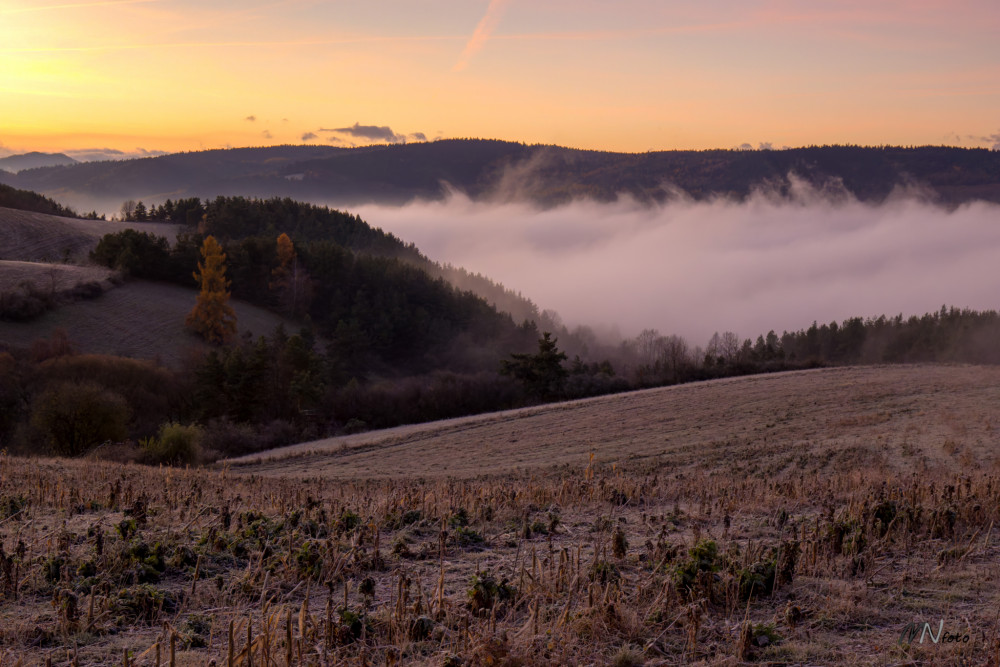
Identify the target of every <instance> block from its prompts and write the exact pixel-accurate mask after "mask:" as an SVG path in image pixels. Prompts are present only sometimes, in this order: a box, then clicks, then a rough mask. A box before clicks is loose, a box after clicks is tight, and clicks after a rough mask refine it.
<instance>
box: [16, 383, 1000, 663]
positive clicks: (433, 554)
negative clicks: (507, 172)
mask: <svg viewBox="0 0 1000 667" xmlns="http://www.w3.org/2000/svg"><path fill="white" fill-rule="evenodd" d="M998 386H1000V370H998V369H996V368H983V367H968V366H910V367H891V368H842V369H830V370H821V371H810V372H801V373H784V374H777V375H773V376H767V377H755V378H743V379H734V380H723V381H716V382H709V383H703V384H698V385H688V386H682V387H676V388H673V389H669V390H656V391H648V392H636V393H632V394H623V395H619V396H613V397H606V398H603V399H597V400H591V401H582V402H577V403H570V404H562V405H555V406H547V407H543V408H536V409H532V410H523V411H518V412H515V413H507V414H498V415H491V416H490V417H485V418H477V419H469V420H461V421H452V422H449V423H439V424H433V425H425V426H421V427H411V428H410V429H396V430H394V432H393V433H392V434H391V435H387V434H386V433H370V434H365V435H362V436H356V437H355V438H354V439H353V440H350V441H347V444H346V447H347V452H346V453H345V454H342V455H340V454H336V453H335V452H334V451H327V452H326V453H325V454H323V455H322V456H319V455H309V456H314V457H316V458H308V459H306V458H301V456H302V454H301V450H299V451H298V452H296V451H295V450H294V449H293V450H286V451H284V452H282V453H281V455H282V458H281V459H279V460H275V461H271V462H268V463H263V464H255V465H247V466H243V465H240V466H231V465H226V464H224V465H222V466H220V467H219V468H217V469H214V470H176V469H169V468H160V469H153V468H144V467H140V466H134V465H121V464H115V463H107V462H97V461H79V460H77V461H67V460H55V459H18V458H11V457H7V456H4V455H2V454H0V545H2V546H3V549H2V550H0V595H2V597H3V605H2V606H0V647H2V648H0V655H2V659H3V660H4V662H5V663H6V662H8V661H9V662H10V663H11V664H14V663H15V662H16V660H17V659H19V658H20V659H23V660H24V664H42V663H44V661H45V660H46V659H51V660H52V663H53V664H67V665H68V664H74V661H78V662H79V664H130V665H152V664H165V663H167V662H168V660H169V661H170V662H171V664H178V665H204V664H207V663H208V662H209V661H210V660H214V661H215V663H216V664H219V665H222V664H237V665H248V664H250V662H251V660H252V662H253V664H258V665H261V664H277V665H285V664H309V665H398V664H416V665H551V666H553V667H554V666H556V665H567V664H588V665H589V664H593V665H600V664H615V665H684V664H701V665H743V664H772V665H773V664H807V665H847V664H850V665H919V664H934V665H955V666H958V665H997V664H998V658H1000V628H998V619H997V613H996V609H997V607H998V604H1000V586H998V583H1000V536H998V532H1000V528H998V527H997V526H996V523H997V521H998V520H1000V481H998V477H997V472H998V468H997V449H998V447H997V444H998V443H997V440H998V435H997V433H996V424H995V420H996V411H995V406H996V404H997V401H996V399H997V393H996V392H997V388H998ZM658 408H659V409H658ZM633 432H634V433H633ZM431 433H436V434H438V435H437V436H436V437H431V435H430V434H431ZM512 433H513V434H514V435H516V437H517V440H518V442H517V443H512V442H510V440H511V434H512ZM531 433H535V434H536V435H530V434H531ZM387 438H388V440H387ZM392 438H410V440H408V441H407V442H409V443H410V444H409V446H412V447H413V451H411V452H409V453H406V452H405V451H404V450H405V449H406V447H407V445H406V444H405V443H404V442H403V441H402V440H400V441H392V440H391V439H392ZM462 442H464V444H465V449H466V450H468V451H469V452H471V455H472V456H476V455H478V456H479V458H480V461H481V463H480V467H479V469H478V473H479V474H476V472H477V471H476V470H475V468H474V466H473V465H472V463H471V462H468V461H467V460H466V456H468V455H469V454H466V453H465V452H463V451H462V449H461V447H460V445H461V443H462ZM387 443H389V444H387ZM435 443H437V444H438V445H439V447H438V448H435V446H434V445H435ZM342 444H343V442H342V441H338V442H335V443H326V444H323V445H318V444H316V443H313V444H311V445H310V446H309V447H310V448H313V449H316V448H326V449H327V450H329V449H331V448H333V449H336V448H338V447H340V446H341V445H342ZM516 445H520V446H521V447H522V449H521V451H522V452H523V456H525V457H528V458H526V459H525V460H524V461H521V462H505V459H504V457H507V458H510V457H513V456H515V454H514V452H515V448H516V447H515V446H516ZM369 446H370V447H374V448H375V449H367V450H366V449H365V448H366V447H369ZM535 447H542V448H545V449H544V451H545V455H543V456H541V455H535V454H533V453H532V449H533V448H535ZM561 447H562V448H565V452H563V451H562V450H561V449H560V448H561ZM352 450H353V451H352ZM633 450H635V451H639V452H641V454H640V455H639V456H633V454H634V453H635V451H633ZM378 451H381V452H382V454H384V457H385V461H386V462H387V466H389V468H388V472H390V473H391V472H392V471H393V470H396V469H398V468H400V467H402V465H403V461H404V460H407V461H409V464H410V466H411V471H412V472H411V474H406V475H399V476H394V477H389V476H386V472H387V471H386V470H375V471H372V474H363V473H362V471H363V470H364V466H366V465H370V463H369V462H368V460H367V459H364V458H354V457H364V456H368V455H370V454H372V453H373V452H378ZM590 451H593V452H595V453H596V455H595V457H594V458H593V459H592V460H591V459H590V457H589V454H588V452H590ZM324 457H325V458H324ZM336 461H342V462H343V469H342V470H338V469H337V468H336V463H335V462H336ZM452 461H454V462H455V468H454V469H452V468H451V467H449V464H450V463H451V462H452ZM307 463H308V465H305V464H307ZM518 466H520V467H521V468H522V470H515V468H517V467H518ZM451 470H454V471H457V473H458V474H457V476H456V477H452V478H448V477H445V476H444V475H443V474H442V473H443V472H446V471H451ZM260 473H266V474H260ZM925 623H926V624H927V627H929V628H930V632H931V634H932V635H935V636H936V638H937V640H938V641H934V640H932V639H931V638H930V637H929V636H927V632H926V631H924V624H925ZM125 656H127V657H125ZM157 656H159V657H158V658H157ZM157 660H158V662H157Z"/></svg>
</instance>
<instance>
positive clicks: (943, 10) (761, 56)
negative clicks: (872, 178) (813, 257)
mask: <svg viewBox="0 0 1000 667" xmlns="http://www.w3.org/2000/svg"><path fill="white" fill-rule="evenodd" d="M997 34H1000V9H998V8H997V5H996V3H995V0H954V1H952V2H947V3H945V2H939V1H931V0H882V1H879V2H872V1H871V0H865V1H854V0H843V1H833V0H816V1H810V2H801V1H797V2H794V1H792V0H776V1H754V0H706V1H704V2H699V3H681V2H668V1H663V0H656V1H647V0H619V1H617V2H613V3H612V2H594V1H592V0H573V1H572V2H569V1H568V0H549V1H548V2H528V1H527V0H405V1H400V0H364V1H355V0H343V1H331V0H325V1H316V0H285V1H275V0H212V1H210V2H205V1H204V0H198V1H195V0H65V1H61V0H0V154H10V153H15V152H23V151H27V150H42V151H64V152H68V153H69V154H71V155H74V156H76V157H79V158H81V159H95V158H99V157H128V156H141V155H151V154H157V153H159V152H164V151H166V152H174V151H184V150H201V149H209V148H220V147H228V146H234V147H235V146H260V145H271V144H300V143H305V144H314V145H319V144H325V145H335V146H351V145H362V144H368V143H386V142H402V141H422V140H434V139H436V138H441V137H482V138H497V139H507V140H513V141H523V142H526V143H546V144H559V145H564V146H571V147H578V148H593V149H602V150H613V151H629V152H642V151H647V150H669V149H703V148H731V147H738V146H741V145H749V146H753V147H761V146H773V147H775V148H780V147H783V146H802V145H811V144H832V143H852V144H864V145H878V144H899V145H923V144H935V145H940V144H947V145H958V146H986V147H995V146H997V147H1000V116H998V114H997V109H1000V47H998V46H997V43H996V35H997Z"/></svg>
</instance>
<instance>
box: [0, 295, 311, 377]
mask: <svg viewBox="0 0 1000 667" xmlns="http://www.w3.org/2000/svg"><path fill="white" fill-rule="evenodd" d="M197 295H198V293H197V291H196V290H193V289H185V288H183V287H178V286H176V285H168V284H164V283H150V282H145V281H133V282H129V283H126V284H124V285H122V286H120V287H116V288H115V289H113V290H110V291H108V292H105V293H104V294H103V295H102V296H101V297H100V298H98V299H94V300H91V301H78V302H76V303H71V304H68V305H65V306H62V307H60V308H58V309H57V310H54V311H51V312H49V313H46V314H45V315H43V316H41V317H39V318H38V319H36V320H33V321H31V322H0V341H3V342H5V343H8V344H10V345H14V346H18V347H28V346H30V345H31V343H32V342H33V341H35V340H38V339H40V338H50V337H51V336H52V332H53V331H55V330H56V329H63V330H65V331H66V332H67V334H68V335H69V338H70V340H71V341H73V343H74V344H75V345H76V346H77V348H78V349H79V350H80V351H82V352H93V353H100V354H113V355H118V356H123V357H135V358H139V359H149V358H153V357H156V358H158V359H159V360H160V361H161V362H163V363H164V364H167V365H169V366H177V365H178V364H179V363H180V362H181V361H183V360H184V359H185V357H186V355H187V354H188V353H189V351H190V350H192V349H201V348H204V347H205V343H204V342H202V341H201V340H200V339H199V338H197V337H196V336H194V335H193V334H192V333H191V332H190V331H188V330H187V329H186V328H185V327H184V318H185V317H186V316H187V314H188V313H189V312H191V309H192V308H193V307H194V303H195V299H196V297H197ZM230 304H231V305H232V306H233V309H234V310H235V311H236V318H237V328H238V330H239V331H240V332H241V333H242V332H244V331H250V332H251V334H252V335H253V336H255V337H256V336H262V335H270V334H271V333H272V332H273V331H274V329H275V327H277V326H278V325H279V324H283V325H284V326H285V328H286V329H287V330H288V331H296V330H297V329H298V325H296V324H295V323H294V322H292V321H290V320H288V319H286V318H283V317H281V316H280V315H276V314H274V313H272V312H270V311H267V310H264V309H263V308H259V307H257V306H254V305H251V304H248V303H245V302H240V301H231V302H230Z"/></svg>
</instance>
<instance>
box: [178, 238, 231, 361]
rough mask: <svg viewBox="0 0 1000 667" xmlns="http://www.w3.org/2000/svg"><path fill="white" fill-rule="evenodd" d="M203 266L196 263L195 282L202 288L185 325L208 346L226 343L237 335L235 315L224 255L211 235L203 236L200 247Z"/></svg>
mask: <svg viewBox="0 0 1000 667" xmlns="http://www.w3.org/2000/svg"><path fill="white" fill-rule="evenodd" d="M201 256H202V258H203V259H204V260H205V261H204V263H201V262H199V263H198V270H197V271H196V272H195V273H194V279H195V280H197V281H198V284H199V285H201V292H200V293H199V294H198V302H197V303H195V305H194V309H193V310H192V311H191V312H190V313H189V314H188V316H187V320H186V321H185V324H186V325H187V326H188V328H190V329H192V330H194V332H195V333H197V334H198V335H199V336H201V337H202V338H204V339H205V340H207V341H208V342H210V343H225V342H226V341H227V340H229V339H230V338H232V337H233V336H234V335H235V334H236V313H235V312H233V309H232V306H230V305H229V285H230V284H231V283H230V281H229V280H226V254H225V253H224V252H222V246H221V245H219V242H218V241H216V240H215V237H214V236H206V237H205V242H204V243H202V246H201Z"/></svg>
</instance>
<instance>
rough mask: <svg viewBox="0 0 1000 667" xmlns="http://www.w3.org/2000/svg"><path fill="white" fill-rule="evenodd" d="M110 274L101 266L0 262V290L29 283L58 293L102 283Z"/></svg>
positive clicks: (14, 261) (109, 271) (108, 270)
mask: <svg viewBox="0 0 1000 667" xmlns="http://www.w3.org/2000/svg"><path fill="white" fill-rule="evenodd" d="M111 273H112V272H111V270H110V269H106V268H104V267H102V266H93V265H87V266H79V265H76V264H47V263H43V262H21V261H16V260H0V290H5V289H11V288H14V287H17V286H18V285H20V284H21V283H22V282H31V283H34V284H35V285H36V286H37V287H38V288H39V289H41V290H43V291H44V290H50V289H51V290H53V291H55V292H60V291H62V290H66V289H69V288H71V287H73V286H74V285H76V284H77V283H87V282H98V283H100V282H103V281H105V280H107V279H108V277H109V276H110V275H111Z"/></svg>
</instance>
